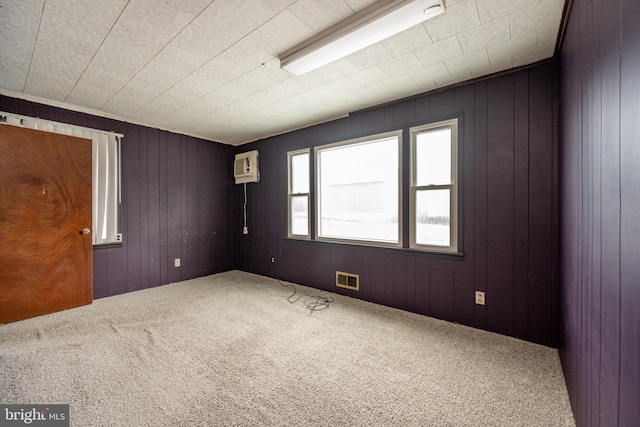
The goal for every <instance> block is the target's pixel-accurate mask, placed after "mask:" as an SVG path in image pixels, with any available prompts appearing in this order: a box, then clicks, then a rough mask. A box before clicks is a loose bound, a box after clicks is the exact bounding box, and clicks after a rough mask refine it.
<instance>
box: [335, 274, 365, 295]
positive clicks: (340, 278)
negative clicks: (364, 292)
mask: <svg viewBox="0 0 640 427" xmlns="http://www.w3.org/2000/svg"><path fill="white" fill-rule="evenodd" d="M336 286H337V287H339V288H346V289H351V290H352V291H359V290H360V276H359V275H357V274H351V273H343V272H342V271H336Z"/></svg>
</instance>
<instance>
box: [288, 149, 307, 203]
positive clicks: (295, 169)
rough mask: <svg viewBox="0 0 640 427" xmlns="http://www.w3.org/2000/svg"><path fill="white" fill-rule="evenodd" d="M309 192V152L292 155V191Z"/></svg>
mask: <svg viewBox="0 0 640 427" xmlns="http://www.w3.org/2000/svg"><path fill="white" fill-rule="evenodd" d="M308 192H309V153H301V154H295V155H293V156H291V193H292V194H299V193H308Z"/></svg>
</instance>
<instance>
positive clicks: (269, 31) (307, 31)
mask: <svg viewBox="0 0 640 427" xmlns="http://www.w3.org/2000/svg"><path fill="white" fill-rule="evenodd" d="M257 31H258V33H259V34H260V36H261V37H264V38H265V39H266V40H268V41H269V42H268V43H266V44H265V45H266V46H268V48H269V49H270V53H271V54H272V55H273V56H274V57H277V56H279V55H281V54H283V53H284V52H286V51H288V50H289V49H291V48H293V47H294V46H297V45H298V44H300V43H302V42H304V41H305V40H308V39H310V38H311V37H313V36H314V35H315V34H316V33H315V31H313V30H312V29H311V28H310V27H309V26H308V25H307V24H305V23H304V22H302V21H301V20H300V19H299V18H298V17H297V16H296V15H294V14H293V13H292V12H291V11H290V10H288V9H287V10H284V11H282V12H281V13H279V14H278V15H276V16H275V17H274V18H273V19H271V20H269V21H267V22H266V23H265V24H264V25H262V26H261V27H260V28H258V30H257Z"/></svg>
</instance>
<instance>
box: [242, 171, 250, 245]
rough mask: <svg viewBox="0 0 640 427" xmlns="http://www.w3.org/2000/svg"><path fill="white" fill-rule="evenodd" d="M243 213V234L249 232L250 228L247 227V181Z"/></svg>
mask: <svg viewBox="0 0 640 427" xmlns="http://www.w3.org/2000/svg"><path fill="white" fill-rule="evenodd" d="M242 213H243V215H244V227H243V228H242V234H249V229H248V228H247V183H246V182H245V183H244V205H243V209H242Z"/></svg>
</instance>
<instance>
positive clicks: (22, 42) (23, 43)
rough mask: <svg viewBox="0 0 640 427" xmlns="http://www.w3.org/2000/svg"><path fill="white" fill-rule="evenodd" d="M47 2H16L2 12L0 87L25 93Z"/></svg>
mask: <svg viewBox="0 0 640 427" xmlns="http://www.w3.org/2000/svg"><path fill="white" fill-rule="evenodd" d="M43 4H44V0H39V1H35V0H34V1H12V2H6V3H4V4H2V13H0V40H2V42H1V43H0V76H2V78H0V88H2V89H5V90H8V91H11V92H18V93H22V90H23V89H24V86H25V84H26V81H27V73H28V72H29V64H30V63H31V56H32V53H33V47H34V45H35V43H36V36H37V34H38V25H39V24H40V15H41V12H42V6H43Z"/></svg>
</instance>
